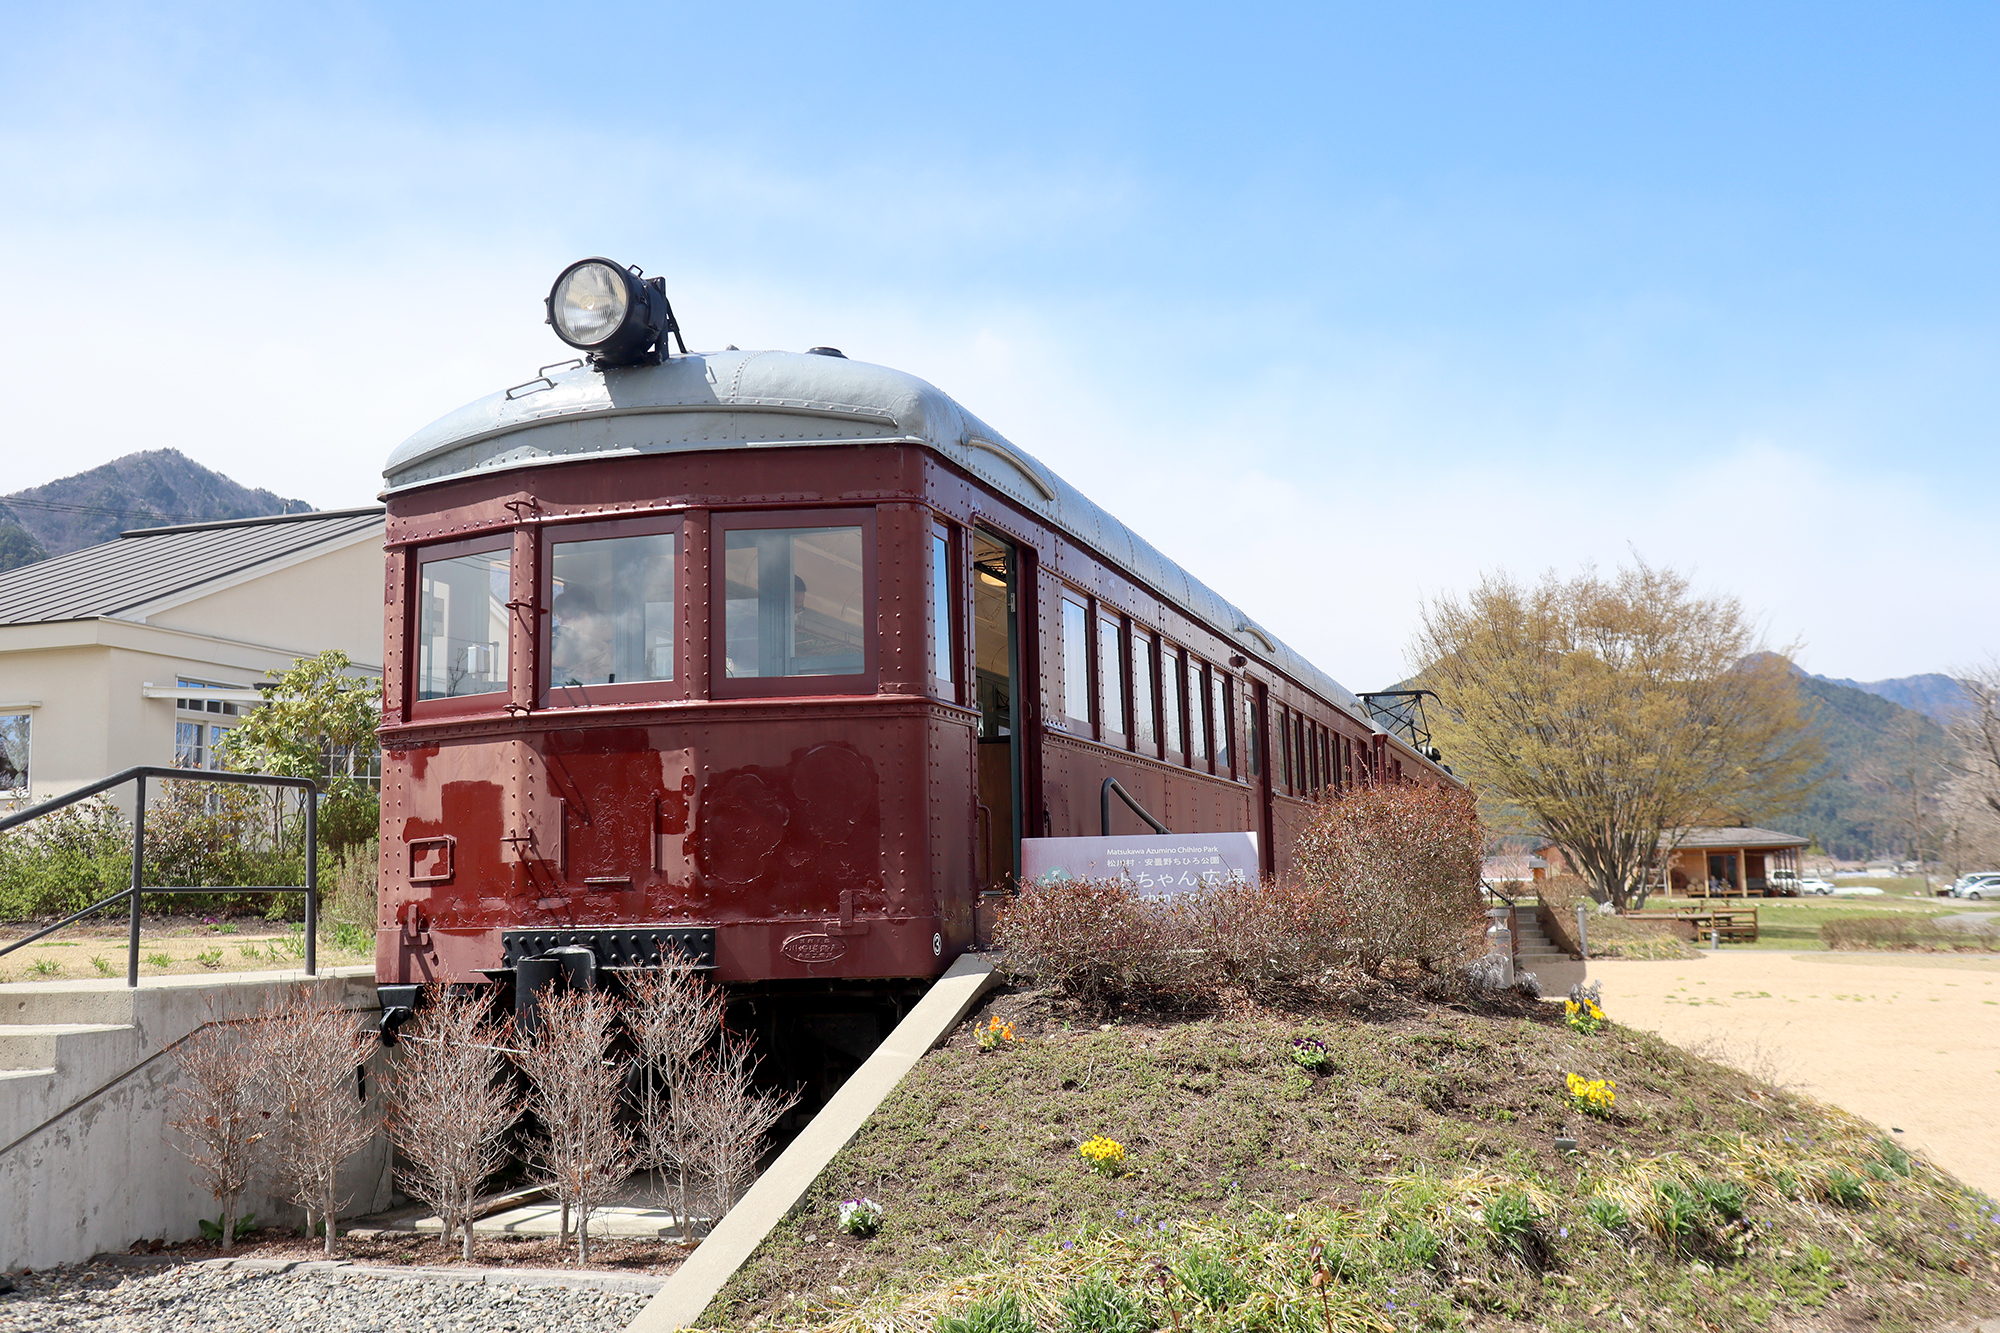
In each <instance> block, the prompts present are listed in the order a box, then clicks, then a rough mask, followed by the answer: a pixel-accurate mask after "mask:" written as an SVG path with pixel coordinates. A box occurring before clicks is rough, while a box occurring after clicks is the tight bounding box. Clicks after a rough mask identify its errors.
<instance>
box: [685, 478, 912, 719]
mask: <svg viewBox="0 0 2000 1333" xmlns="http://www.w3.org/2000/svg"><path fill="white" fill-rule="evenodd" d="M856 527H858V528H860V529H861V627H862V640H861V670H860V671H859V672H858V673H851V674H849V675H844V676H731V675H730V674H729V614H728V608H727V606H726V601H727V596H726V594H727V592H728V581H729V571H728V559H727V553H728V544H729V534H730V533H732V532H747V531H777V530H781V529H785V528H856ZM881 563H882V562H881V553H880V550H879V547H878V544H877V540H876V523H875V510H874V509H872V508H868V509H854V508H842V509H742V510H730V511H727V512H725V511H721V510H717V511H714V512H712V513H711V514H710V516H709V523H708V566H709V577H708V600H707V603H706V605H705V606H704V608H703V613H704V614H705V615H706V616H707V618H708V620H707V623H708V693H709V697H710V698H712V699H776V698H791V697H794V696H805V695H825V694H854V695H871V694H875V693H876V692H877V691H878V688H879V687H878V685H877V682H878V681H879V680H880V678H881V677H880V672H881V652H882V643H881V639H882V633H881V623H880V622H881V613H880V610H879V607H880V600H879V592H880V581H881ZM676 651H678V645H676Z"/></svg>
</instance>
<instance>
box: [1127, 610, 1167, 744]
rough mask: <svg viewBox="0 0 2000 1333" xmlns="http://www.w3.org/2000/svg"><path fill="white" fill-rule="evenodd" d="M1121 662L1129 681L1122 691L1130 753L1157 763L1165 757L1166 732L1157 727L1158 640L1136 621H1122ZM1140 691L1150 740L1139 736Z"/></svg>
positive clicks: (1158, 688)
mask: <svg viewBox="0 0 2000 1333" xmlns="http://www.w3.org/2000/svg"><path fill="white" fill-rule="evenodd" d="M1125 661H1126V671H1127V674H1128V675H1129V676H1130V678H1131V679H1130V684H1129V685H1128V686H1127V687H1126V690H1125V699H1126V708H1127V710H1128V713H1129V716H1130V717H1131V719H1132V738H1131V746H1132V752H1133V753H1134V754H1143V755H1146V756H1148V757H1149V758H1153V759H1158V758H1159V757H1160V756H1161V755H1162V754H1165V753H1166V745H1167V738H1166V728H1165V727H1163V726H1161V725H1160V636H1159V635H1157V634H1155V633H1153V631H1151V630H1149V629H1147V628H1146V627H1145V626H1144V625H1141V624H1140V623H1139V622H1138V621H1136V620H1128V621H1126V630H1125ZM1142 670H1143V672H1144V677H1143V678H1142V677H1141V672H1142ZM1142 689H1143V690H1144V691H1145V694H1144V696H1143V697H1144V698H1145V700H1146V717H1147V719H1148V721H1149V722H1150V723H1151V726H1152V731H1153V735H1152V739H1151V740H1146V739H1145V738H1143V737H1141V736H1140V734H1139V700H1140V698H1141V695H1140V693H1139V692H1140V690H1142Z"/></svg>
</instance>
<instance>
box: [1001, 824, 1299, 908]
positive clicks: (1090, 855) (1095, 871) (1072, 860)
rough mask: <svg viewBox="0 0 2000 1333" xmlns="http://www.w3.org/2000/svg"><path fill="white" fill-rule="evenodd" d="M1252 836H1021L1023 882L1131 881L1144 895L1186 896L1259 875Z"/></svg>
mask: <svg viewBox="0 0 2000 1333" xmlns="http://www.w3.org/2000/svg"><path fill="white" fill-rule="evenodd" d="M1260 864H1261V863H1260V862H1259V860H1258V858H1257V835H1256V834H1254V833H1146V834H1136V833H1135V834H1133V835H1131V836H1130V837H1123V838H1023V839H1022V840H1021V881H1022V882H1023V883H1032V882H1033V881H1035V880H1038V879H1041V878H1042V877H1043V876H1045V875H1050V874H1060V875H1067V876H1069V877H1071V878H1073V879H1115V878H1117V877H1118V876H1120V875H1123V876H1125V877H1126V878H1128V879H1130V880H1131V881H1132V884H1133V886H1134V887H1135V888H1137V889H1138V891H1139V892H1140V893H1142V894H1147V895H1153V896H1163V895H1167V894H1175V893H1187V892H1189V891H1190V890H1193V889H1198V888H1201V887H1202V886H1203V885H1208V884H1226V883H1228V882H1229V881H1231V880H1236V881H1239V882H1243V883H1254V882H1255V881H1256V879H1257V877H1258V875H1259V873H1260V871H1259V866H1260Z"/></svg>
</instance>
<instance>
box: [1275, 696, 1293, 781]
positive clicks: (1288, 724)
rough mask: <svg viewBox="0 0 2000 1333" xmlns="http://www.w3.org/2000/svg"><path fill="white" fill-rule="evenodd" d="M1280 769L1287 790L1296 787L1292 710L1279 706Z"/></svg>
mask: <svg viewBox="0 0 2000 1333" xmlns="http://www.w3.org/2000/svg"><path fill="white" fill-rule="evenodd" d="M1278 771H1279V773H1280V775H1281V776H1282V777H1283V779H1284V784H1285V790H1286V791H1291V790H1293V789H1294V787H1293V783H1292V776H1293V774H1292V710H1291V709H1289V708H1286V707H1285V706H1284V705H1282V704H1280V705H1279V706H1278Z"/></svg>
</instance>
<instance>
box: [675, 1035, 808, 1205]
mask: <svg viewBox="0 0 2000 1333" xmlns="http://www.w3.org/2000/svg"><path fill="white" fill-rule="evenodd" d="M692 1073H693V1077H692V1078H691V1079H690V1080H689V1086H688V1093H687V1095H688V1101H689V1106H688V1115H689V1118H690V1119H691V1120H692V1122H693V1123H694V1126H695V1132H696V1141H697V1143H698V1144H699V1152H700V1156H701V1160H702V1163H703V1165H704V1167H705V1168H706V1172H705V1174H706V1175H707V1177H708V1188H709V1192H710V1199H711V1202H712V1203H713V1205H714V1208H715V1216H716V1217H717V1218H718V1219H719V1218H721V1217H722V1216H723V1215H724V1214H725V1213H727V1212H728V1211H729V1210H730V1209H731V1208H734V1207H735V1206H736V1201H737V1200H738V1199H739V1198H741V1197H742V1196H743V1190H744V1188H745V1187H746V1186H748V1184H749V1183H750V1181H751V1180H753V1179H754V1178H755V1177H756V1175H757V1163H758V1162H760V1161H762V1160H763V1156H764V1149H765V1147H766V1144H767V1141H768V1138H769V1135H770V1132H771V1130H772V1128H773V1127H775V1126H776V1125H777V1123H778V1121H779V1120H781V1119H783V1118H784V1115H785V1112H787V1111H789V1110H791V1109H792V1108H793V1107H794V1106H796V1105H798V1102H799V1099H798V1095H797V1094H796V1093H773V1092H759V1091H758V1090H757V1087H756V1083H755V1077H756V1073H757V1056H756V1053H755V1043H754V1042H753V1041H752V1040H751V1039H750V1038H749V1037H747V1036H739V1035H737V1034H735V1033H729V1032H725V1033H723V1034H722V1036H721V1037H720V1038H719V1039H718V1040H717V1042H716V1044H715V1046H714V1047H713V1048H712V1049H711V1050H709V1051H707V1052H706V1053H704V1054H703V1055H702V1056H701V1058H700V1059H699V1060H698V1061H697V1062H696V1064H695V1066H694V1069H693V1071H692Z"/></svg>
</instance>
